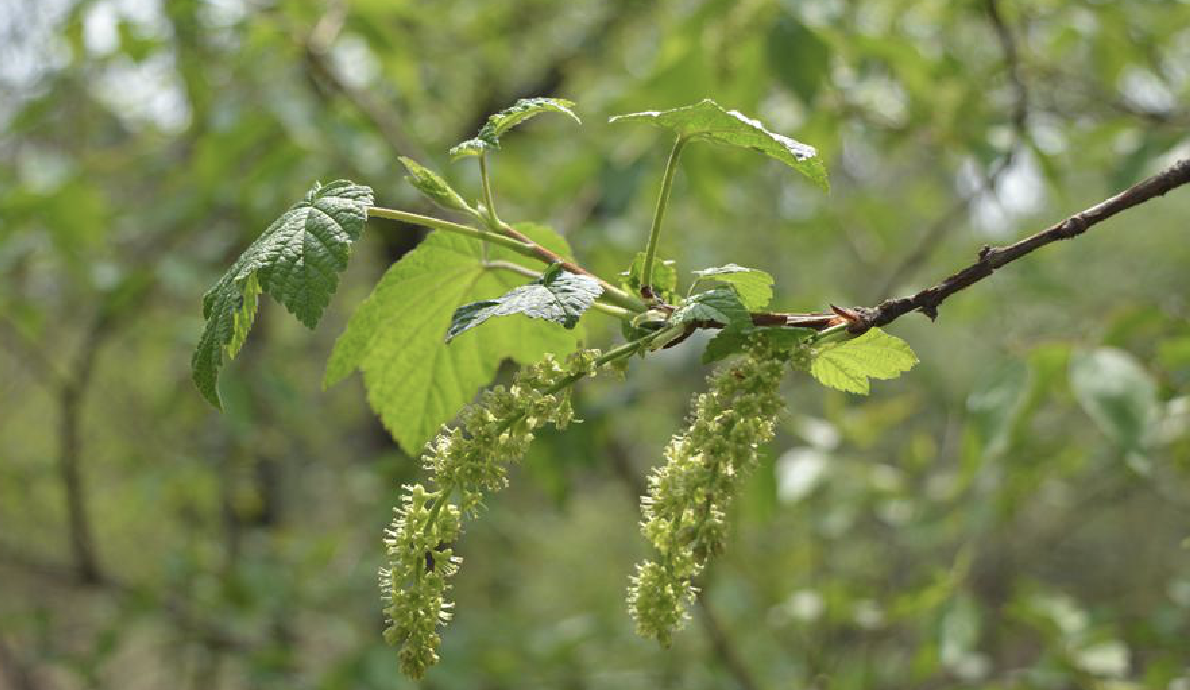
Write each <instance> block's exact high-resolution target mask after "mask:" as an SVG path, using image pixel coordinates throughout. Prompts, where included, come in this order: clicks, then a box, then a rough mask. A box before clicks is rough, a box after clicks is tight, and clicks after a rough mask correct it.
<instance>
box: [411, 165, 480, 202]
mask: <svg viewBox="0 0 1190 690" xmlns="http://www.w3.org/2000/svg"><path fill="white" fill-rule="evenodd" d="M399 160H400V161H401V163H402V164H403V165H404V166H405V169H406V170H408V171H409V175H407V176H406V177H405V179H407V180H409V184H411V185H413V186H414V187H416V188H417V191H419V192H421V193H422V194H424V195H426V197H427V198H428V199H429V200H430V201H433V202H434V203H435V204H437V205H438V206H440V207H442V208H444V209H446V210H448V211H465V212H467V213H470V214H474V213H475V209H473V208H471V207H470V206H469V205H468V204H467V202H466V201H463V197H461V196H459V193H458V192H456V191H455V190H453V189H451V187H450V185H448V184H446V180H443V179H442V178H441V177H439V176H438V173H436V172H434V171H433V170H430V169H429V168H426V167H423V166H422V165H421V164H420V163H418V162H417V161H415V160H413V159H412V158H406V157H404V156H401V157H400V158H399Z"/></svg>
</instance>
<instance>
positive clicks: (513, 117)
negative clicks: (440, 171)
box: [450, 98, 583, 161]
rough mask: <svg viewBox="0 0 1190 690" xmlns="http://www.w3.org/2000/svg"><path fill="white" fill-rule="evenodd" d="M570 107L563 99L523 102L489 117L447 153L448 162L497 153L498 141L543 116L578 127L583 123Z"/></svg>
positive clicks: (569, 102)
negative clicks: (562, 118)
mask: <svg viewBox="0 0 1190 690" xmlns="http://www.w3.org/2000/svg"><path fill="white" fill-rule="evenodd" d="M573 107H574V102H573V101H568V100H566V99H564V98H522V99H521V100H519V101H517V102H516V103H514V104H512V105H511V106H509V107H507V108H505V109H504V110H501V111H500V112H498V113H496V114H495V115H492V116H491V117H489V118H488V121H487V122H486V123H484V126H483V127H481V128H480V130H479V135H478V136H476V137H475V138H474V139H468V140H467V141H464V142H463V143H461V144H458V145H456V146H455V147H453V148H452V149H451V150H450V159H451V160H452V161H457V160H459V159H460V158H466V157H467V156H478V155H481V154H482V153H483V152H484V151H487V150H489V149H499V148H500V137H502V136H504V134H505V133H506V132H508V130H510V129H512V128H513V127H516V126H517V125H519V124H520V123H522V122H524V121H525V120H528V119H529V118H531V117H536V116H538V115H540V114H542V113H561V114H563V115H566V116H568V117H569V118H570V119H572V120H574V121H575V122H577V123H579V124H580V125H581V124H582V123H583V121H582V120H580V119H579V117H578V115H575V114H574V111H573V110H571V108H573Z"/></svg>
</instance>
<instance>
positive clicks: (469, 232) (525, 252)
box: [368, 206, 542, 261]
mask: <svg viewBox="0 0 1190 690" xmlns="http://www.w3.org/2000/svg"><path fill="white" fill-rule="evenodd" d="M368 216H369V217H372V218H387V219H389V220H399V221H401V222H403V223H411V224H413V225H420V226H422V227H426V228H431V229H434V230H441V231H442V232H453V233H455V234H456V235H466V236H467V237H473V238H475V239H477V240H486V241H488V242H492V243H494V244H498V245H500V246H501V247H505V248H507V249H511V250H512V251H514V252H516V253H517V254H520V255H521V256H527V257H529V258H530V259H537V260H538V261H541V260H542V257H541V254H540V252H539V251H538V248H537V246H536V245H533V244H527V243H525V242H521V241H518V240H515V239H513V238H511V237H505V236H504V235H500V234H497V233H494V232H489V231H487V230H480V229H479V228H473V227H471V226H470V225H461V224H459V223H452V222H450V221H449V220H442V219H440V218H432V217H430V216H423V215H419V214H417V213H407V212H405V211H398V210H396V209H392V208H383V207H380V206H369V207H368Z"/></svg>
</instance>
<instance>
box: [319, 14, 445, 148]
mask: <svg viewBox="0 0 1190 690" xmlns="http://www.w3.org/2000/svg"><path fill="white" fill-rule="evenodd" d="M345 20H346V7H345V5H344V3H342V2H334V3H331V6H330V8H329V9H328V10H327V12H326V14H324V15H323V16H322V18H321V19H320V20H319V21H318V23H317V24H316V25H315V27H314V30H313V31H311V32H310V34H309V35H308V36H307V38H306V40H305V41H303V42H302V45H301V47H302V48H303V49H304V52H305V59H306V66H307V68H308V71H309V74H310V76H311V77H312V78H314V79H315V80H316V83H321V84H324V85H325V86H326V87H327V88H328V89H329V90H331V91H333V92H335V93H338V94H339V95H341V96H342V97H343V98H345V99H347V101H348V102H349V103H351V105H352V106H353V107H354V108H355V109H356V110H358V111H359V112H360V113H361V114H362V115H363V116H364V117H365V118H367V119H368V121H370V122H371V123H372V126H373V127H375V128H376V131H377V132H378V133H379V134H380V136H381V137H382V138H383V139H384V141H385V143H386V144H388V146H389V148H390V149H392V150H393V152H394V153H395V154H396V155H399V156H409V157H411V158H416V159H419V160H426V159H427V156H426V152H425V151H424V150H423V149H422V148H421V146H419V145H418V144H417V140H416V139H414V138H413V137H412V136H410V135H409V133H408V132H407V131H406V130H405V126H404V124H403V123H402V122H401V118H400V117H399V116H398V115H397V114H396V112H394V111H393V110H392V109H391V108H389V107H388V105H387V104H385V103H384V101H382V100H381V99H379V98H376V97H375V96H374V95H373V94H372V92H371V91H368V90H367V89H359V88H356V87H354V86H352V85H351V84H348V83H347V82H345V81H343V79H342V78H341V77H339V75H338V73H337V72H336V71H335V68H334V65H332V64H331V61H330V59H329V57H328V56H329V53H330V49H331V46H332V45H333V44H334V42H335V39H337V38H338V36H339V31H340V30H341V29H342V27H343V22H344V21H345Z"/></svg>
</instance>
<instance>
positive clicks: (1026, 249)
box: [849, 158, 1190, 333]
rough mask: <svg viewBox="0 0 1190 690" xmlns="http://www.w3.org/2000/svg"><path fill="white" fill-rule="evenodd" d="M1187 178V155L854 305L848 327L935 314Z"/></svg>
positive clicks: (853, 328)
mask: <svg viewBox="0 0 1190 690" xmlns="http://www.w3.org/2000/svg"><path fill="white" fill-rule="evenodd" d="M1187 183H1190V158H1188V159H1183V160H1180V161H1178V162H1176V163H1174V164H1173V165H1171V166H1170V167H1168V168H1166V169H1165V170H1163V171H1161V172H1159V173H1157V174H1156V175H1153V176H1152V177H1149V178H1148V179H1145V180H1143V181H1141V182H1138V183H1137V184H1135V185H1133V186H1131V187H1129V188H1128V189H1126V190H1124V191H1122V192H1120V193H1119V194H1117V195H1115V196H1113V197H1111V198H1110V199H1107V200H1105V201H1102V202H1100V203H1098V204H1096V205H1094V206H1092V207H1091V208H1088V209H1086V210H1085V211H1082V212H1080V213H1076V214H1074V215H1073V216H1070V217H1069V218H1067V219H1066V220H1063V221H1062V222H1060V223H1057V224H1055V225H1052V226H1050V227H1049V228H1047V229H1045V230H1043V231H1041V232H1039V233H1037V234H1035V235H1030V236H1029V237H1026V238H1025V239H1023V240H1020V241H1019V242H1016V243H1014V244H1010V245H1007V246H1003V247H991V246H984V248H983V249H981V250H980V252H979V259H978V260H977V261H976V262H975V263H973V264H971V265H970V266H967V267H966V268H964V269H962V270H961V271H959V272H957V273H955V274H953V275H951V276H949V277H948V278H946V279H945V280H943V281H942V282H941V283H938V284H937V285H935V286H933V287H930V288H926V289H925V290H922V291H920V292H917V293H915V294H913V295H910V296H908V297H899V298H896V299H887V300H885V301H883V302H881V303H880V304H878V305H876V306H875V307H855V308H854V309H852V310H850V311H851V312H853V314H854V317H853V318H852V319H851V321H852V323H851V326H850V327H849V330H850V331H851V332H852V333H863V332H864V331H866V330H868V329H869V328H871V327H873V326H883V325H886V324H889V323H892V322H893V321H895V320H896V319H898V318H900V317H901V316H904V315H905V314H908V313H909V312H911V311H915V310H920V311H921V312H922V313H923V314H925V315H926V316H929V317H930V318H931V319H934V318H937V316H938V305H940V304H941V303H942V302H943V300H945V299H946V298H947V297H950V296H951V295H953V294H954V293H956V292H958V291H960V290H963V289H965V288H968V287H970V286H972V285H974V284H975V283H977V282H979V281H981V280H983V279H984V278H987V277H988V276H990V275H992V273H993V272H994V271H995V270H996V269H998V268H1000V267H1002V266H1005V265H1007V264H1009V263H1011V262H1013V261H1016V260H1017V259H1019V258H1021V257H1022V256H1025V255H1026V254H1029V253H1030V252H1032V251H1034V250H1036V249H1040V248H1041V247H1044V246H1045V245H1047V244H1050V243H1052V242H1056V241H1058V240H1066V239H1070V238H1072V237H1077V236H1078V235H1081V234H1083V233H1084V232H1086V231H1087V229H1088V228H1090V227H1091V226H1093V225H1096V224H1098V223H1102V222H1103V221H1105V220H1107V219H1108V218H1111V217H1112V216H1114V215H1116V214H1117V213H1120V212H1122V211H1126V210H1128V209H1130V208H1132V207H1133V206H1137V205H1139V204H1143V203H1144V202H1146V201H1149V200H1150V199H1154V198H1156V197H1159V196H1162V195H1163V194H1165V193H1166V192H1168V191H1170V190H1172V189H1175V188H1177V187H1180V186H1182V185H1184V184H1187Z"/></svg>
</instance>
